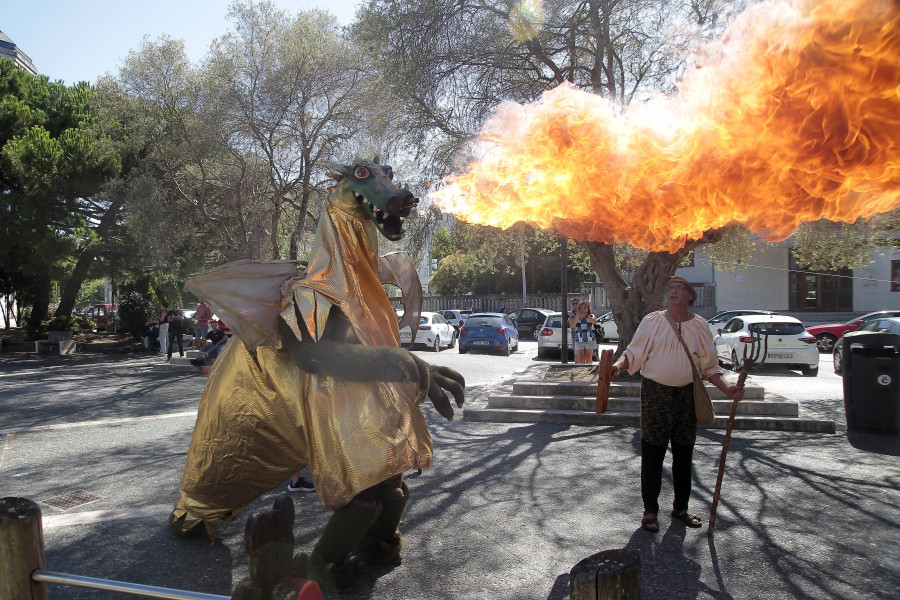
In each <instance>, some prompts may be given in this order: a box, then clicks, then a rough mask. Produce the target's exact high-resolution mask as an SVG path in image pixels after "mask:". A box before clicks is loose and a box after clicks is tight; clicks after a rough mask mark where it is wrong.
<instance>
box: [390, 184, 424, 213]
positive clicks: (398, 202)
mask: <svg viewBox="0 0 900 600" xmlns="http://www.w3.org/2000/svg"><path fill="white" fill-rule="evenodd" d="M418 203H419V199H418V198H416V197H415V196H413V195H412V193H411V192H410V191H409V190H398V193H397V194H394V195H393V196H391V197H390V198H389V199H388V201H387V207H386V210H385V212H386V213H387V214H389V215H391V216H399V217H403V218H406V217H408V216H409V213H410V212H412V209H413V208H415V207H416V205H417V204H418Z"/></svg>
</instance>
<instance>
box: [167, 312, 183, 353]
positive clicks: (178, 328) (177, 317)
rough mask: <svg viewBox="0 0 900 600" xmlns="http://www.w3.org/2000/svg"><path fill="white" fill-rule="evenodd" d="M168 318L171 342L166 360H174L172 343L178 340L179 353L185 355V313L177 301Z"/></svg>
mask: <svg viewBox="0 0 900 600" xmlns="http://www.w3.org/2000/svg"><path fill="white" fill-rule="evenodd" d="M166 320H167V321H168V322H169V344H168V346H166V348H167V352H166V362H168V361H170V360H172V344H174V343H175V340H178V355H179V356H182V357H183V356H184V313H183V312H181V307H180V306H179V304H178V303H177V302H176V303H175V304H174V305H173V306H172V310H170V311H169V313H168V317H167V318H166Z"/></svg>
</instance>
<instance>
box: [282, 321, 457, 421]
mask: <svg viewBox="0 0 900 600" xmlns="http://www.w3.org/2000/svg"><path fill="white" fill-rule="evenodd" d="M300 322H301V324H302V321H300ZM301 326H302V325H301ZM278 327H279V333H280V334H281V337H282V340H284V344H285V346H286V348H287V350H288V352H290V354H291V357H292V358H293V360H294V362H295V363H296V364H297V365H298V366H299V367H300V368H301V369H303V370H304V371H306V372H308V373H315V374H319V375H326V376H331V377H335V378H338V379H344V380H346V381H355V382H378V381H382V382H400V383H407V382H417V383H418V384H419V386H420V388H421V389H424V390H426V395H427V397H428V398H429V399H430V400H431V402H432V403H433V404H434V407H435V408H436V409H437V411H438V412H439V413H440V414H441V415H442V416H443V417H444V418H446V419H447V420H453V414H454V411H453V406H452V405H451V404H450V400H449V399H448V397H447V395H446V393H445V390H446V392H449V393H450V394H451V395H452V396H453V397H454V399H455V400H456V405H457V407H459V408H461V407H462V406H463V403H464V402H465V386H466V383H465V379H464V378H463V376H462V375H461V374H460V373H459V372H457V371H455V370H453V369H451V368H449V367H439V366H434V365H429V364H428V363H426V362H425V361H423V360H422V359H421V358H419V357H418V356H416V355H415V354H413V353H412V352H410V351H409V350H406V349H404V348H393V347H373V346H365V345H363V344H360V343H358V342H355V341H354V337H353V336H352V333H351V332H350V330H349V324H348V323H347V322H346V319H342V318H341V316H340V314H338V315H331V316H329V320H328V325H327V326H326V328H325V334H324V335H323V336H322V339H320V340H319V341H312V338H311V337H310V336H308V335H304V336H303V338H304V339H303V340H302V341H301V340H298V339H297V338H296V336H295V335H294V333H293V332H292V331H291V329H290V327H288V325H287V324H286V323H285V322H284V321H283V320H281V319H279V320H278Z"/></svg>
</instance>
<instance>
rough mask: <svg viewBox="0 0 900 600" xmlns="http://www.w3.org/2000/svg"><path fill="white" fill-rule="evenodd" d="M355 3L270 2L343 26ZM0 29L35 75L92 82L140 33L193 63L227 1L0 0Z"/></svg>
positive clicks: (218, 27)
mask: <svg viewBox="0 0 900 600" xmlns="http://www.w3.org/2000/svg"><path fill="white" fill-rule="evenodd" d="M360 3H361V0H275V2H274V4H276V5H277V6H278V7H280V8H281V9H283V10H287V11H289V12H292V13H293V12H296V11H299V10H308V9H310V8H316V7H318V8H323V9H325V10H328V11H330V12H331V13H332V14H334V15H335V16H336V17H337V18H338V21H340V22H341V23H342V24H348V23H349V22H350V21H352V20H353V17H354V15H355V14H356V8H357V6H358V5H359V4H360ZM3 4H4V6H3V9H2V11H0V31H2V32H3V33H5V34H6V35H7V36H8V37H9V38H10V39H11V40H12V41H13V42H14V43H15V44H16V45H17V46H18V47H19V49H20V50H21V51H22V52H24V53H25V54H27V55H28V56H29V57H30V58H31V61H32V62H33V63H34V66H35V67H36V68H37V70H38V72H39V73H41V74H42V75H47V76H48V77H49V78H50V80H51V81H57V80H63V81H64V82H65V83H66V84H69V85H71V84H73V83H76V82H78V81H88V82H91V83H93V82H94V81H96V80H97V77H99V76H100V75H103V74H104V73H106V72H112V73H115V72H116V70H117V69H118V67H119V66H120V64H121V62H122V60H123V59H124V58H125V57H126V56H127V55H128V52H129V51H130V50H134V49H137V48H138V46H139V45H140V43H141V40H142V39H143V37H144V36H145V35H149V36H150V37H151V38H154V39H155V38H157V37H158V36H160V35H162V34H167V35H169V36H171V37H173V38H176V39H182V40H184V42H185V48H186V49H187V53H188V56H189V57H190V58H191V59H192V60H197V59H199V58H200V57H202V56H203V55H204V54H205V53H206V50H207V48H208V47H209V43H210V42H211V41H212V40H213V39H214V38H216V37H218V36H220V35H222V34H224V33H225V32H226V31H227V30H228V27H229V25H230V23H229V22H228V20H227V19H226V15H227V13H228V6H229V4H230V0H155V1H153V2H141V1H133V0H115V1H113V0H80V1H79V0H31V1H30V2H25V1H18V2H17V1H14V0H6V1H5V2H4V3H3Z"/></svg>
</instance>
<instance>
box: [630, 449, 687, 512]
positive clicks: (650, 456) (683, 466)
mask: <svg viewBox="0 0 900 600" xmlns="http://www.w3.org/2000/svg"><path fill="white" fill-rule="evenodd" d="M665 458H666V446H658V445H656V444H649V443H647V442H645V441H643V440H642V441H641V498H642V499H643V500H644V512H648V513H653V514H656V515H658V514H659V492H660V490H661V489H662V470H663V460H664V459H665ZM693 458H694V446H693V445H691V446H681V445H679V444H672V484H673V487H674V488H675V500H674V502H673V503H672V508H673V509H674V510H675V511H676V512H681V511H683V510H687V507H688V500H689V499H690V497H691V464H692V462H693Z"/></svg>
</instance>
